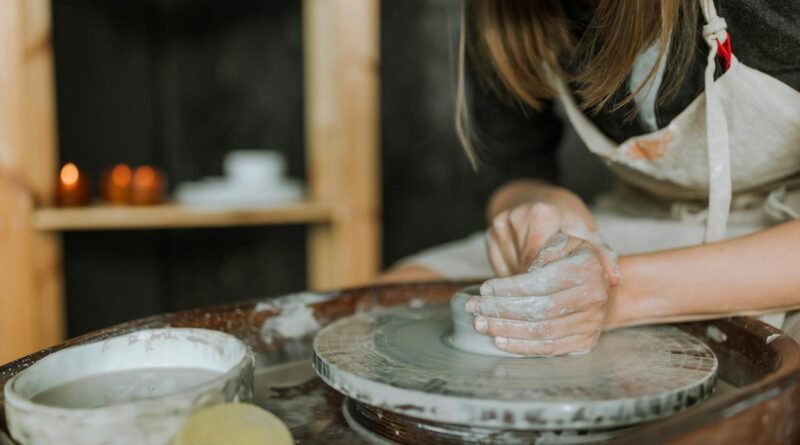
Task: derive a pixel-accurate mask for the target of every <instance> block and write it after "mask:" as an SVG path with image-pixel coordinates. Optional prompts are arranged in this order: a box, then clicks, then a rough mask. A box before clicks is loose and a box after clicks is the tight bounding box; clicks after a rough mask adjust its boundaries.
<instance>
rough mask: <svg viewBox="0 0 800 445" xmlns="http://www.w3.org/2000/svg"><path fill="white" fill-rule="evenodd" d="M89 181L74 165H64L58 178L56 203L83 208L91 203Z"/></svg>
mask: <svg viewBox="0 0 800 445" xmlns="http://www.w3.org/2000/svg"><path fill="white" fill-rule="evenodd" d="M90 198H91V196H90V195H89V181H88V180H87V179H86V176H85V175H83V174H82V173H81V172H80V170H78V167H77V166H76V165H75V164H73V163H71V162H70V163H68V164H64V166H63V167H61V174H59V177H58V187H57V188H56V202H57V203H58V205H60V206H82V205H86V204H88V203H89V199H90Z"/></svg>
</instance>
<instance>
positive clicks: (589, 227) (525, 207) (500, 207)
mask: <svg viewBox="0 0 800 445" xmlns="http://www.w3.org/2000/svg"><path fill="white" fill-rule="evenodd" d="M489 214H490V215H493V216H491V219H490V223H489V230H488V246H487V247H488V251H489V262H490V263H491V265H492V268H493V269H494V271H495V273H496V274H497V276H499V277H507V276H510V275H518V274H521V273H524V272H527V271H528V269H529V268H530V267H531V263H532V262H533V260H534V259H535V258H536V257H537V256H539V253H540V252H541V250H542V248H543V247H544V245H545V244H547V243H548V242H550V241H551V240H552V239H553V237H554V236H555V235H556V234H558V233H564V234H567V235H570V236H574V237H577V238H581V239H584V240H587V241H589V242H591V243H594V244H595V245H596V246H597V247H598V248H600V249H602V250H603V251H604V252H603V253H610V252H611V251H610V249H608V248H607V246H605V243H603V241H602V239H601V237H600V236H599V235H598V234H597V224H596V223H595V221H594V218H592V215H591V213H590V212H589V209H588V208H587V207H586V205H585V204H584V203H583V201H581V199H580V198H578V197H577V196H576V195H575V194H573V193H571V192H569V191H567V190H565V189H562V188H559V187H554V186H550V185H543V184H538V183H521V184H512V185H510V186H507V187H505V188H504V189H502V190H501V191H500V192H498V196H496V197H494V198H493V199H492V202H491V203H490V205H489ZM604 263H607V264H610V263H611V262H610V261H604ZM607 272H608V273H609V276H611V277H612V280H613V276H614V275H615V271H614V270H611V269H609V270H608V271H607Z"/></svg>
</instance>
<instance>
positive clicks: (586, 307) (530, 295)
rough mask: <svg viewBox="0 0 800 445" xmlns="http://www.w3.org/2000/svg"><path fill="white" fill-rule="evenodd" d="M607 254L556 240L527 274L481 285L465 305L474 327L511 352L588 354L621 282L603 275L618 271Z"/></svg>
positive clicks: (572, 239) (593, 247) (578, 243)
mask: <svg viewBox="0 0 800 445" xmlns="http://www.w3.org/2000/svg"><path fill="white" fill-rule="evenodd" d="M603 249H607V248H603ZM609 252H610V250H609ZM609 252H603V251H601V248H598V246H596V245H595V244H593V243H590V242H588V241H586V240H583V239H580V238H576V237H572V236H568V235H566V234H563V233H561V234H558V235H556V236H554V237H553V238H552V239H551V241H550V242H548V243H547V244H546V245H545V246H543V248H542V249H541V252H540V254H539V255H538V256H537V257H536V258H535V259H534V261H532V266H531V269H530V271H526V272H524V273H522V274H518V275H514V276H510V277H504V278H497V279H493V280H489V281H487V282H485V283H484V284H483V285H482V286H481V296H480V297H474V298H472V299H471V300H470V301H469V302H468V303H467V311H468V312H471V313H473V314H475V315H476V317H475V321H474V327H475V329H476V330H477V331H478V332H481V333H484V334H487V335H490V336H492V337H494V343H495V345H496V346H497V347H498V348H499V349H502V350H504V351H507V352H511V353H514V354H521V355H537V356H553V355H561V354H567V353H573V352H580V351H588V350H589V349H591V348H592V347H594V345H596V344H597V340H598V338H599V337H600V333H601V332H602V331H603V328H604V327H605V324H606V320H607V317H608V313H609V308H610V305H611V299H612V298H611V295H612V293H613V292H612V289H613V287H614V286H615V285H616V283H618V282H619V277H618V275H614V277H610V276H609V274H608V272H607V271H608V270H609V269H613V270H616V269H617V267H616V261H615V256H613V255H610V254H609ZM612 260H613V262H614V264H613V265H609V264H607V263H608V262H609V261H612ZM612 278H613V279H612Z"/></svg>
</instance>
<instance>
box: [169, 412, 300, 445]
mask: <svg viewBox="0 0 800 445" xmlns="http://www.w3.org/2000/svg"><path fill="white" fill-rule="evenodd" d="M172 444H173V445H293V444H294V440H293V439H292V435H291V433H289V429H288V428H287V427H286V425H285V424H284V423H283V422H282V421H281V420H280V419H278V418H277V417H276V416H275V415H274V414H272V413H271V412H269V411H266V410H264V409H261V408H259V407H257V406H255V405H251V404H248V403H223V404H220V405H214V406H211V407H208V408H204V409H202V410H200V411H198V412H196V413H194V414H193V415H192V417H190V418H189V420H187V421H186V423H185V424H184V425H183V429H181V431H180V432H179V433H178V435H177V436H175V439H174V440H173V442H172Z"/></svg>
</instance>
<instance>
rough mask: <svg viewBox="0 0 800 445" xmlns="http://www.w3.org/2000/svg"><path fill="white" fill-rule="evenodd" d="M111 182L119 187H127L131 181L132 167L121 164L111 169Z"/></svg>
mask: <svg viewBox="0 0 800 445" xmlns="http://www.w3.org/2000/svg"><path fill="white" fill-rule="evenodd" d="M111 182H113V183H114V185H116V186H117V187H127V186H128V184H130V183H131V168H130V167H128V166H127V165H125V164H119V165H117V166H115V167H114V169H113V170H111Z"/></svg>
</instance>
